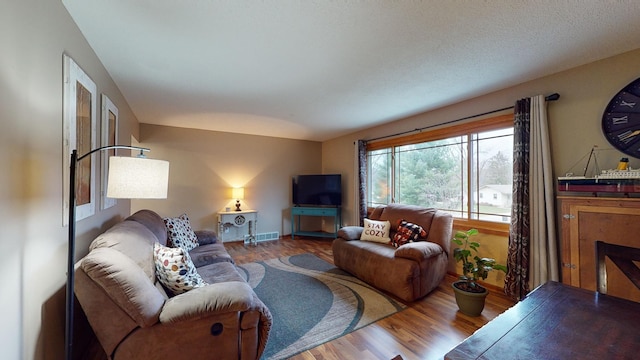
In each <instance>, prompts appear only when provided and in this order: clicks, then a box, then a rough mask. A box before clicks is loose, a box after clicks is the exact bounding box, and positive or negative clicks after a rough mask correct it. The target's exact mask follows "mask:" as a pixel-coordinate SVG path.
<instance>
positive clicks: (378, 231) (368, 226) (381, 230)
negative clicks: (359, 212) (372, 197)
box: [360, 219, 391, 244]
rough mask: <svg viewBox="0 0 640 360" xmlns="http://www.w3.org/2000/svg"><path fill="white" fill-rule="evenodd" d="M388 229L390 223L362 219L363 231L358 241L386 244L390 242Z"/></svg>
mask: <svg viewBox="0 0 640 360" xmlns="http://www.w3.org/2000/svg"><path fill="white" fill-rule="evenodd" d="M390 228H391V223H390V222H388V221H378V220H371V219H364V229H363V230H362V234H361V235H360V240H366V241H374V242H379V243H383V244H387V243H389V242H390V241H391V238H390V237H389V229H390Z"/></svg>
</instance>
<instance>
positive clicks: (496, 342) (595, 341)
mask: <svg viewBox="0 0 640 360" xmlns="http://www.w3.org/2000/svg"><path fill="white" fill-rule="evenodd" d="M445 359H446V360H457V359H640V303H636V302H632V301H628V300H624V299H620V298H616V297H612V296H607V295H602V294H598V293H595V292H593V291H588V290H584V289H580V288H576V287H572V286H569V285H564V284H560V283H557V282H548V283H546V284H544V285H542V286H540V287H538V288H536V289H535V290H534V291H532V292H531V293H530V294H529V295H528V296H527V297H526V298H525V299H524V300H522V301H520V302H519V303H518V304H516V305H515V306H514V307H512V308H511V309H509V310H507V311H505V312H504V313H503V314H501V315H500V316H498V317H497V318H495V319H494V320H492V321H490V322H489V323H488V324H486V325H485V326H483V327H482V328H480V329H479V330H478V331H476V332H475V333H474V334H473V335H472V336H470V337H469V338H467V339H466V340H465V341H463V342H462V343H461V344H460V345H458V346H456V347H455V348H454V349H453V350H451V351H450V352H449V353H447V355H445Z"/></svg>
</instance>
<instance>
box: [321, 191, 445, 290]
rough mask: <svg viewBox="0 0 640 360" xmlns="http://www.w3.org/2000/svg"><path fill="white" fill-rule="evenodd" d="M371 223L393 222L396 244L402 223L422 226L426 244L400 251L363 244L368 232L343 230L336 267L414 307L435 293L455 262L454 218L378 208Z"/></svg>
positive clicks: (418, 210)
mask: <svg viewBox="0 0 640 360" xmlns="http://www.w3.org/2000/svg"><path fill="white" fill-rule="evenodd" d="M369 219H371V220H382V221H385V220H388V221H389V222H390V223H391V234H390V237H391V238H393V236H394V234H395V229H396V225H397V224H398V222H399V221H400V220H406V221H408V222H411V223H414V224H418V225H420V226H421V227H422V228H423V229H424V230H425V231H426V232H427V237H426V239H425V241H417V242H411V243H408V244H404V245H402V246H400V247H398V248H395V247H394V246H392V245H390V244H384V243H379V242H371V241H364V240H359V239H360V236H361V234H362V231H363V228H362V227H360V226H347V227H343V228H342V229H340V231H339V232H338V238H337V239H335V240H334V241H333V245H332V247H333V262H334V264H335V265H336V266H337V267H339V268H341V269H343V270H345V271H347V272H349V273H351V274H352V275H354V276H356V277H357V278H359V279H360V280H362V281H364V282H366V283H368V284H370V285H372V286H374V287H376V288H378V289H381V290H384V291H387V292H389V293H391V294H393V295H395V296H397V297H399V298H400V299H402V300H405V301H414V300H416V299H419V298H421V297H423V296H425V295H427V294H428V293H429V292H431V291H432V290H433V289H435V288H436V287H437V286H438V285H439V284H440V282H442V280H443V279H444V276H445V274H446V272H447V264H448V262H449V258H448V256H449V249H450V246H451V232H452V227H453V217H452V216H451V215H450V214H448V213H445V212H444V211H441V210H437V209H433V208H421V207H418V206H413V205H400V204H389V205H383V206H379V207H376V208H375V209H374V210H373V211H372V212H371V214H370V215H369Z"/></svg>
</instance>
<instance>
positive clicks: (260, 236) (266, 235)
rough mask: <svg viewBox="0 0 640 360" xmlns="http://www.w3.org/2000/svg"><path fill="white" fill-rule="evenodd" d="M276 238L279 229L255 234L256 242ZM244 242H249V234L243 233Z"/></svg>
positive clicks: (277, 237) (278, 237)
mask: <svg viewBox="0 0 640 360" xmlns="http://www.w3.org/2000/svg"><path fill="white" fill-rule="evenodd" d="M278 239H280V232H279V231H272V232H266V233H258V234H256V242H262V241H271V240H278ZM244 243H245V244H248V243H249V235H245V236H244Z"/></svg>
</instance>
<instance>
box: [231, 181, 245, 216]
mask: <svg viewBox="0 0 640 360" xmlns="http://www.w3.org/2000/svg"><path fill="white" fill-rule="evenodd" d="M231 197H232V198H234V199H236V211H240V200H244V188H241V187H239V188H233V189H231Z"/></svg>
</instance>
